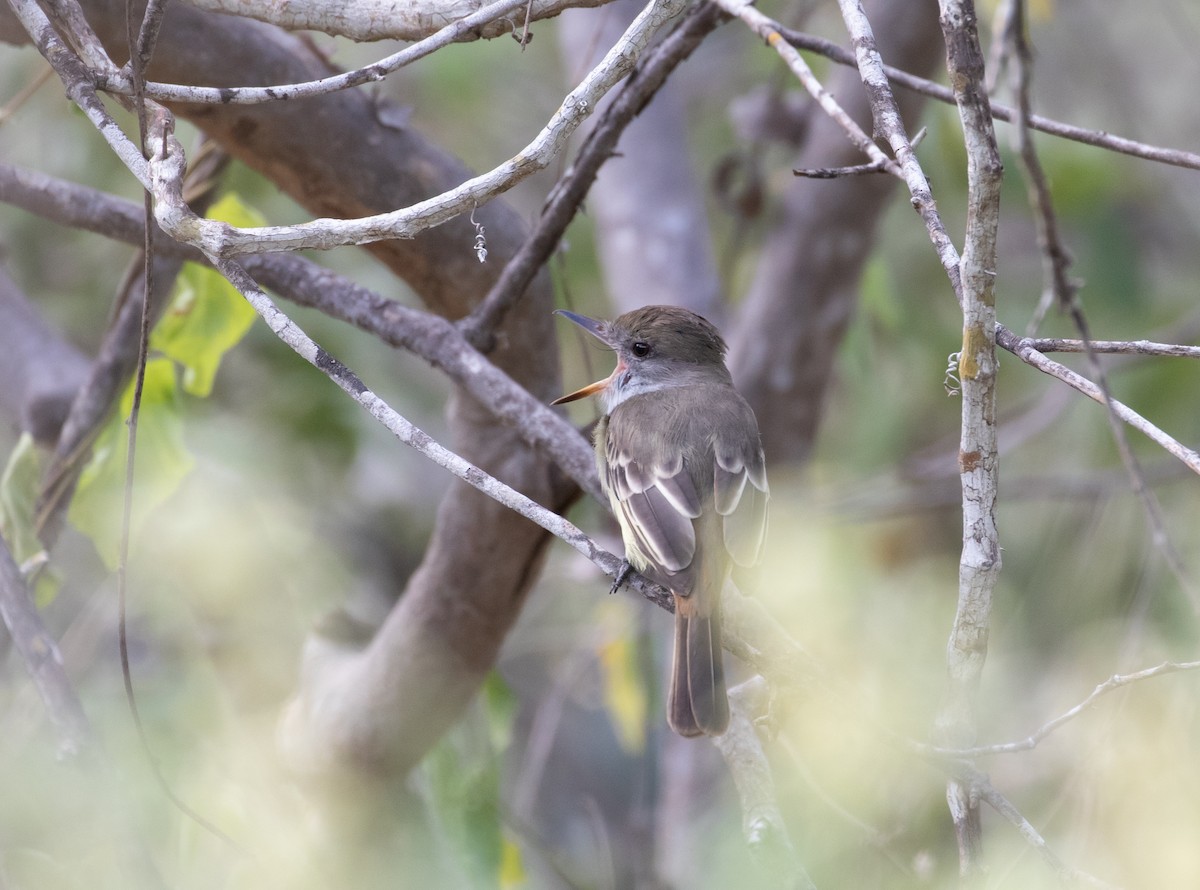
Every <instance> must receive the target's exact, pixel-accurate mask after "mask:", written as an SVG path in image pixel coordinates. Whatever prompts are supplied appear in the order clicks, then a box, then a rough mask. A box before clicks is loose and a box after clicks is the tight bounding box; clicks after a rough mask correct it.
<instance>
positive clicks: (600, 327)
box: [550, 309, 617, 405]
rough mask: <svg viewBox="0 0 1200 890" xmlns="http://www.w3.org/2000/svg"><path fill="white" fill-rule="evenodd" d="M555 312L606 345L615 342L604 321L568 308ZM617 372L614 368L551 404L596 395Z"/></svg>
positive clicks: (610, 345) (564, 402)
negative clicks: (599, 378)
mask: <svg viewBox="0 0 1200 890" xmlns="http://www.w3.org/2000/svg"><path fill="white" fill-rule="evenodd" d="M554 314H555V315H561V316H563V317H564V318H569V319H570V320H571V321H573V322H575V324H577V325H579V326H580V327H581V328H583V329H584V330H585V331H587V332H588V333H589V334H591V335H592V336H593V337H595V338H596V339H597V340H599V341H600V342H601V343H603V344H604V345H605V346H608V347H610V348H612V347H613V343H612V342H611V340H610V339H609V336H608V329H607V326H606V325H605V324H604V322H601V321H596V319H594V318H588V317H587V316H586V315H579V314H577V313H575V312H568V311H567V310H566V309H555V310H554ZM616 373H617V372H616V370H614V371H613V372H612V374H609V375H608V376H607V377H605V378H604V379H603V380H597V381H596V382H595V383H589V384H588V385H587V386H585V387H583V388H582V389H577V390H575V392H570V393H567V394H566V395H565V396H560V397H559V398H557V399H555V400H554V401H553V402H551V403H550V404H551V405H563V404H566V403H567V402H574V401H575V400H576V399H583V398H587V397H588V396H591V395H595V394H596V393H598V392H600V391H601V390H602V389H604V388H605V387H606V386H608V384H609V383H611V382H612V379H613V377H614V376H615V375H616Z"/></svg>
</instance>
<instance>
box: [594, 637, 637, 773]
mask: <svg viewBox="0 0 1200 890" xmlns="http://www.w3.org/2000/svg"><path fill="white" fill-rule="evenodd" d="M600 667H601V670H602V671H603V674H604V703H605V704H606V705H607V706H608V713H609V715H610V716H611V717H612V721H613V726H614V727H615V728H616V731H617V740H618V741H619V742H620V743H621V747H622V748H624V749H625V750H626V751H629V752H631V753H634V754H637V753H640V752H641V750H642V749H643V748H644V747H645V745H646V712H647V710H648V704H647V701H646V690H645V687H644V686H643V684H642V680H641V672H640V671H639V670H638V664H637V650H636V647H635V646H634V644H633V642H632V641H631V640H630V638H629V637H628V636H621V637H616V638H613V639H611V640H609V641H608V642H607V643H605V644H603V645H602V646H601V647H600Z"/></svg>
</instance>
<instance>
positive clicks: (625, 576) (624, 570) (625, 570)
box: [608, 559, 633, 596]
mask: <svg viewBox="0 0 1200 890" xmlns="http://www.w3.org/2000/svg"><path fill="white" fill-rule="evenodd" d="M631 574H633V566H631V565H630V564H629V560H627V559H623V560H621V568H620V569H618V570H617V576H616V577H615V578H614V579H613V583H612V587H610V588H609V589H608V595H609V596H612V595H613V594H614V593H616V592H617V591H618V590H620V589H621V585H622V584H624V583H625V582H626V581H627V580H629V576H630V575H631Z"/></svg>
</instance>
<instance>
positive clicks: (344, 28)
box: [188, 0, 608, 41]
mask: <svg viewBox="0 0 1200 890" xmlns="http://www.w3.org/2000/svg"><path fill="white" fill-rule="evenodd" d="M188 2H190V3H191V5H193V6H195V7H197V8H198V9H205V10H208V11H209V12H220V13H226V14H228V15H241V16H246V17H248V18H252V19H258V20H259V21H263V22H269V23H270V24H273V25H278V26H279V27H281V28H287V29H288V30H292V31H302V30H303V31H307V30H313V31H323V32H324V33H326V34H335V35H338V36H341V37H349V38H351V39H353V40H362V41H366V40H383V39H388V38H390V39H394V40H421V39H424V38H426V37H428V36H429V35H430V34H431V33H433V32H435V31H437V30H438V29H442V28H445V27H447V23H454V22H459V21H463V20H466V19H468V18H469V19H475V18H476V17H477V16H478V15H479V13H478V12H476V11H477V10H481V7H482V6H483V0H452V2H444V0H417V2H411V0H406V2H405V3H403V4H395V3H379V2H378V0H345V2H339V3H337V4H332V5H331V4H329V3H324V2H320V0H318V2H309V0H293V2H289V3H284V4H280V3H273V2H269V0H266V2H262V0H253V2H251V0H188ZM607 2H608V0H532V2H531V0H519V2H518V3H515V4H509V5H510V6H511V7H512V8H511V9H509V10H506V12H505V14H504V15H502V16H501V15H494V14H490V15H488V16H487V17H484V18H483V19H482V20H481V21H478V22H476V23H475V24H473V25H472V26H471V28H470V30H469V31H465V32H464V34H463V36H462V37H461V38H460V39H463V40H474V39H478V38H483V39H491V38H494V37H500V36H501V35H503V34H507V33H510V32H511V33H513V34H514V36H515V32H516V29H517V22H518V17H517V16H514V15H510V14H509V13H512V12H516V11H518V10H520V12H521V15H520V17H519V19H520V20H521V21H523V22H524V23H525V25H526V27H527V26H528V23H529V22H530V21H539V20H542V19H548V18H552V17H554V16H556V15H558V14H559V13H561V12H562V11H563V10H565V9H571V8H574V7H590V6H602V5H603V4H604V3H607ZM483 8H489V7H483Z"/></svg>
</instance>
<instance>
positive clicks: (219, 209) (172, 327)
mask: <svg viewBox="0 0 1200 890" xmlns="http://www.w3.org/2000/svg"><path fill="white" fill-rule="evenodd" d="M209 216H210V217H211V218H212V219H219V220H221V221H223V222H227V223H230V224H231V225H236V226H256V225H262V219H261V217H259V215H258V214H257V213H255V212H254V211H253V210H251V209H250V208H248V207H247V206H246V205H244V204H243V203H242V202H241V201H240V200H239V199H238V198H237V196H236V195H226V196H225V197H223V198H222V199H221V200H220V201H218V202H217V203H216V204H214V205H213V207H212V210H211V211H210V212H209ZM253 322H254V309H253V308H251V306H250V304H249V303H247V302H246V301H245V300H244V299H243V298H242V295H241V294H239V293H238V292H237V289H236V288H235V287H234V286H233V285H231V284H230V283H229V282H228V281H226V280H225V278H224V277H223V276H222V275H220V274H219V273H217V272H215V271H213V270H212V269H209V268H208V267H207V266H200V265H197V264H195V263H188V264H186V265H185V266H184V267H183V269H182V270H181V271H180V273H179V278H178V280H177V282H176V285H175V293H174V296H173V297H172V299H171V305H170V306H168V307H167V311H166V312H165V313H164V314H163V317H162V318H161V319H160V320H159V322H158V324H157V325H156V326H155V328H154V331H153V333H152V334H151V335H150V346H151V348H153V349H155V350H157V351H158V352H160V353H162V354H163V355H165V356H167V357H169V358H171V359H173V360H175V361H176V362H178V363H179V365H180V367H182V369H183V388H184V390H185V391H186V392H189V393H191V394H192V395H195V396H201V397H205V396H208V395H209V394H210V393H211V392H212V387H213V380H214V378H215V377H216V374H217V368H218V367H219V366H220V364H221V359H222V358H223V357H224V355H225V353H226V352H228V351H229V350H230V349H232V348H233V347H234V346H236V345H237V344H238V342H239V341H240V340H241V339H242V337H244V336H245V335H246V331H248V330H249V329H250V325H251V324H253Z"/></svg>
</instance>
